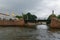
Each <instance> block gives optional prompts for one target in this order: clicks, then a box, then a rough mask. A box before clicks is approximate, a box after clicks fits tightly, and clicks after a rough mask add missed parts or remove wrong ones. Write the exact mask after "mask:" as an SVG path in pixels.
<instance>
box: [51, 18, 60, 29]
mask: <svg viewBox="0 0 60 40" xmlns="http://www.w3.org/2000/svg"><path fill="white" fill-rule="evenodd" d="M50 27H52V28H60V19H57V18H52V19H51V23H50Z"/></svg>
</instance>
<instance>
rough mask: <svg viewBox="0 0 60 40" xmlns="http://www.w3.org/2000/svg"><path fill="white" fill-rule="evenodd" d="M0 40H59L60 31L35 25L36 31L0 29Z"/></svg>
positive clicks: (28, 29)
mask: <svg viewBox="0 0 60 40" xmlns="http://www.w3.org/2000/svg"><path fill="white" fill-rule="evenodd" d="M0 40H60V30H59V29H50V30H49V29H48V26H46V25H37V26H36V29H33V28H24V27H0Z"/></svg>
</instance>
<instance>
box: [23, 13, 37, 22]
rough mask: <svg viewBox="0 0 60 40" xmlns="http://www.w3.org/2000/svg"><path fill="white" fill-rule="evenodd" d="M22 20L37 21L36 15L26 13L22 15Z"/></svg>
mask: <svg viewBox="0 0 60 40" xmlns="http://www.w3.org/2000/svg"><path fill="white" fill-rule="evenodd" d="M23 18H24V20H31V21H34V20H36V19H37V16H36V15H32V14H31V13H30V12H28V13H27V14H24V15H23Z"/></svg>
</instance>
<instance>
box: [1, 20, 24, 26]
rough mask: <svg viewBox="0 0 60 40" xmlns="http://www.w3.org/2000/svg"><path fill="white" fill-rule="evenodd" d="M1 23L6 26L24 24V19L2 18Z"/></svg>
mask: <svg viewBox="0 0 60 40" xmlns="http://www.w3.org/2000/svg"><path fill="white" fill-rule="evenodd" d="M0 25H1V26H6V25H21V26H23V25H24V20H23V19H19V20H0Z"/></svg>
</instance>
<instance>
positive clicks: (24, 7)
mask: <svg viewBox="0 0 60 40" xmlns="http://www.w3.org/2000/svg"><path fill="white" fill-rule="evenodd" d="M52 10H54V11H55V14H56V15H58V14H60V0H0V12H1V13H9V14H12V12H14V13H15V14H16V15H21V14H22V12H23V13H27V12H31V13H32V14H35V15H36V16H38V17H43V18H45V17H48V16H49V15H50V14H51V13H52V12H51V11H52Z"/></svg>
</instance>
